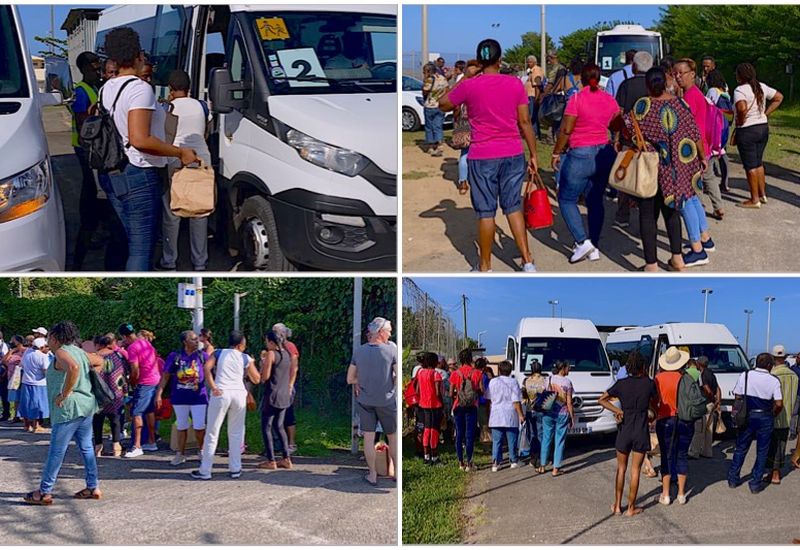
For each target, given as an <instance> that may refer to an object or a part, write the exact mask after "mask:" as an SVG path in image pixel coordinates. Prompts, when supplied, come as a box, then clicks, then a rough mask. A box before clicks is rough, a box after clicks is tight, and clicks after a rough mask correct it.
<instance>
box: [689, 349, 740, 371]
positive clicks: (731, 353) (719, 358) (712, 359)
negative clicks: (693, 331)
mask: <svg viewBox="0 0 800 550" xmlns="http://www.w3.org/2000/svg"><path fill="white" fill-rule="evenodd" d="M688 347H689V355H690V356H691V357H700V356H701V355H705V356H706V357H708V366H709V368H710V369H711V370H712V371H713V372H714V373H726V372H727V373H736V372H744V371H746V370H748V363H747V358H746V357H745V356H744V352H743V351H742V348H740V347H739V346H737V345H729V344H728V345H726V344H693V345H690V346H688Z"/></svg>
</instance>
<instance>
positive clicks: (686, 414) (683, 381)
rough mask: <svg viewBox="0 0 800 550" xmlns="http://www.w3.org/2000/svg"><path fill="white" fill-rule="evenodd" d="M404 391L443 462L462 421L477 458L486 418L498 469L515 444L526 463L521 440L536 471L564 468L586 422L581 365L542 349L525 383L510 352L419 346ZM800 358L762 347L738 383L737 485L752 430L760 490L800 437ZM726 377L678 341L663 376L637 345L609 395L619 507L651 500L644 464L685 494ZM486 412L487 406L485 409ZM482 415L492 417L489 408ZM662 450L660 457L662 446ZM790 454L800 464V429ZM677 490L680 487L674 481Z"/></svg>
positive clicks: (425, 452) (465, 463) (753, 482)
mask: <svg viewBox="0 0 800 550" xmlns="http://www.w3.org/2000/svg"><path fill="white" fill-rule="evenodd" d="M416 359H417V363H418V364H417V365H416V366H415V367H414V369H413V370H412V374H411V380H410V382H409V383H408V385H407V386H406V389H405V392H404V397H405V402H406V405H407V406H408V409H407V413H408V414H409V417H410V419H411V420H412V422H414V425H415V430H414V432H415V435H416V439H417V447H418V454H420V455H421V456H422V457H423V459H424V461H425V463H426V464H430V465H439V464H441V461H440V458H439V446H440V444H441V442H442V441H444V440H445V439H446V436H448V435H449V432H450V431H451V430H452V429H453V428H454V431H455V436H454V443H455V453H456V457H457V460H458V464H459V468H460V469H462V470H464V471H471V470H474V468H475V466H474V462H473V456H474V455H473V453H474V449H475V443H476V438H477V434H478V433H479V429H480V426H481V425H483V422H485V424H486V425H487V426H488V428H489V429H490V430H491V437H492V455H491V456H492V466H491V470H492V472H497V471H498V470H499V469H501V467H502V465H503V464H504V459H503V448H504V445H503V444H504V442H505V448H507V449H508V455H509V456H508V464H509V468H510V469H516V468H519V467H520V465H521V464H522V460H521V458H520V454H521V451H525V452H526V453H528V454H529V457H530V461H529V463H530V466H531V467H533V468H535V470H536V472H537V473H540V474H543V473H545V471H546V469H547V467H548V466H550V465H552V468H551V474H552V476H553V477H558V476H560V475H562V474H563V470H562V467H563V463H564V455H565V448H566V444H567V437H566V436H567V432H568V429H569V428H570V427H571V426H574V425H575V420H576V414H575V411H574V410H573V393H574V388H573V385H572V382H571V381H570V378H569V372H570V365H569V363H568V362H565V361H556V362H555V364H554V365H552V373H550V374H545V373H543V372H542V370H543V369H542V365H541V364H540V363H539V362H538V361H536V360H534V361H533V363H532V372H531V374H530V375H529V376H527V377H526V378H525V380H524V381H523V382H522V384H520V383H519V382H518V381H517V380H516V379H515V378H514V376H513V375H512V365H511V363H510V362H509V361H502V362H500V363H499V364H498V365H497V366H496V372H495V370H493V369H492V368H491V367H490V366H489V365H488V364H487V362H486V359H485V358H483V357H480V358H477V359H475V360H473V354H472V351H471V350H463V351H462V352H460V353H459V361H458V363H456V361H455V360H453V359H449V360H447V361H445V360H444V358H442V357H440V356H437V355H436V354H435V353H432V352H420V353H419V354H417V356H416ZM799 377H800V365H797V364H794V365H791V366H790V365H789V363H788V362H787V356H786V353H785V350H784V348H783V346H780V345H778V346H775V347H774V349H773V350H772V353H762V354H759V355H758V356H757V357H756V362H755V368H754V369H752V370H750V371H747V372H743V373H741V375H740V376H739V379H738V380H737V382H736V385H735V387H734V390H733V393H734V395H735V398H736V400H735V404H734V407H733V408H734V410H733V412H732V413H731V414H732V418H733V420H732V421H733V423H734V424H735V425H736V428H737V435H736V443H735V448H734V452H733V457H732V459H731V460H730V463H729V466H728V473H727V483H728V486H729V487H730V488H731V489H736V488H737V487H738V486H739V485H740V480H741V478H740V474H741V469H742V465H743V463H744V459H745V456H746V455H747V453H748V451H749V449H750V446H751V444H752V443H753V441H755V442H756V458H755V462H754V465H753V469H752V472H751V478H750V480H749V482H748V485H749V489H750V491H751V492H753V493H758V492H760V491H762V490H763V489H764V488H765V487H767V486H769V485H770V484H779V483H780V482H781V473H782V471H783V470H784V466H785V460H786V448H787V442H788V441H789V439H790V438H791V437H797V425H798V418H799V415H800V410H798V409H799V408H800V386H798V380H800V378H799ZM721 401H722V396H721V390H720V386H719V384H718V382H717V379H716V376H715V374H714V372H713V370H712V369H711V368H710V367H709V361H708V358H707V357H704V356H700V357H690V354H689V352H688V351H686V350H685V349H684V348H681V347H670V348H668V349H667V350H666V352H665V353H664V354H662V355H661V357H660V358H659V361H658V371H657V373H656V374H655V377H654V378H653V379H650V378H649V376H648V373H647V364H646V361H645V358H644V357H643V356H642V355H641V354H640V353H639V352H638V351H633V352H631V353H630V355H629V356H628V358H627V362H626V364H625V365H624V366H622V368H621V369H620V370H619V371H618V373H617V375H616V380H615V382H614V383H613V385H611V386H610V387H609V388H608V389H607V390H606V391H605V392H604V393H603V394H602V396H601V397H600V399H599V404H600V405H601V406H602V407H604V408H605V409H608V410H609V411H611V412H612V413H613V415H614V417H615V418H616V420H617V423H618V425H617V435H616V442H615V448H616V479H615V486H614V504H613V505H612V507H611V509H612V512H613V513H614V514H622V513H623V512H624V513H625V514H626V515H629V516H633V515H636V514H639V513H641V512H642V508H640V507H638V506H637V503H636V500H637V495H638V490H639V479H640V476H641V474H642V473H644V475H645V476H647V477H650V478H656V477H658V475H659V473H660V475H661V484H662V491H661V494H660V496H659V498H658V502H659V503H661V504H662V505H669V504H670V503H671V502H673V501H676V502H678V503H679V504H686V502H687V492H686V482H687V476H688V474H689V469H690V468H689V458H693V459H702V458H711V457H712V453H713V447H712V444H713V437H714V433H715V432H719V431H724V430H725V429H726V428H724V427H723V425H720V426H718V423H721V422H723V419H722V417H721V414H720V406H721ZM482 408H483V409H485V411H486V412H485V414H483V415H482V414H481V412H480V411H481V409H482ZM481 416H483V417H484V418H485V420H483V421H482V420H481ZM655 454H658V455H660V465H659V467H658V468H656V467H655V466H654V465H653V464H652V462H651V458H652V456H654V455H655ZM791 462H792V464H793V465H794V467H796V468H800V438H798V444H797V445H796V447H795V449H794V452H793V453H792V455H791ZM629 467H630V476H629V492H628V498H627V506H623V492H624V488H625V478H626V474H627V472H628V469H629ZM673 484H677V493H676V494H675V495H674V497H673V494H672V485H673Z"/></svg>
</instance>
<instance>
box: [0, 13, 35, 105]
mask: <svg viewBox="0 0 800 550" xmlns="http://www.w3.org/2000/svg"><path fill="white" fill-rule="evenodd" d="M12 97H13V98H21V97H30V91H29V90H28V77H27V75H26V73H25V61H24V60H23V59H22V48H21V46H20V43H19V35H18V34H17V26H16V25H15V24H14V17H13V14H12V12H11V6H0V99H3V98H12Z"/></svg>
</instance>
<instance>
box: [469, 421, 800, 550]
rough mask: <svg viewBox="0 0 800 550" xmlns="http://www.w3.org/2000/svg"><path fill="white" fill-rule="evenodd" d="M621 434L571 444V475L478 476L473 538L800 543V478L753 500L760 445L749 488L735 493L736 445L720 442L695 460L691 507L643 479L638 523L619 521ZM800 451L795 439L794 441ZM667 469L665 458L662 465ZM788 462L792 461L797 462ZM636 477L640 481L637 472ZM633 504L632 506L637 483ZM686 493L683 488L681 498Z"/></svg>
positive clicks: (472, 493) (795, 475)
mask: <svg viewBox="0 0 800 550" xmlns="http://www.w3.org/2000/svg"><path fill="white" fill-rule="evenodd" d="M613 441H614V439H613V436H611V437H609V436H605V437H603V438H597V437H593V438H591V439H588V440H587V439H583V440H577V439H568V440H567V457H566V459H565V461H564V466H563V472H564V475H562V476H561V477H558V478H553V477H552V475H551V474H550V471H549V469H548V471H547V472H546V473H544V474H537V473H536V472H535V470H534V469H533V468H532V467H530V466H528V465H525V466H522V467H521V468H519V469H517V470H510V469H508V467H505V468H503V469H501V470H500V471H499V472H497V473H492V472H491V470H490V469H485V470H482V471H480V472H478V473H477V474H475V475H474V477H473V481H472V483H471V486H470V487H469V489H468V493H467V506H466V513H467V517H468V518H470V522H469V525H468V527H467V535H466V541H467V542H470V543H477V544H520V545H522V544H563V543H577V544H613V545H615V546H616V545H619V544H653V545H655V544H788V543H790V542H791V541H792V538H794V537H798V536H800V526H798V523H797V510H798V509H800V471H791V472H790V471H789V470H790V469H791V466H789V467H787V468H786V470H785V471H786V477H785V478H784V480H783V482H782V483H781V484H780V485H771V486H769V487H767V489H766V490H764V491H763V492H761V493H760V494H758V495H752V494H751V493H750V491H749V490H748V488H747V485H746V482H747V480H748V479H749V478H750V469H751V468H752V465H753V460H754V459H755V448H754V447H751V450H750V453H749V454H748V456H747V460H746V461H745V465H744V468H743V469H742V479H743V481H744V482H745V484H744V485H742V486H739V487H738V488H737V489H730V488H728V484H727V480H726V475H727V470H728V466H729V464H730V458H731V456H732V455H733V443H734V441H733V440H732V439H728V440H724V441H716V442H715V443H714V457H713V458H705V459H699V460H690V462H689V475H688V479H687V499H688V500H687V503H686V504H685V505H680V504H678V503H677V502H673V503H672V504H670V505H669V506H664V505H661V504H659V503H658V501H657V499H658V495H659V494H660V493H661V482H660V480H659V479H649V478H646V477H644V476H642V480H641V484H640V486H639V498H638V499H637V503H638V505H639V506H641V507H643V508H644V511H643V512H642V513H641V514H639V515H638V516H634V517H632V518H628V517H625V516H614V515H612V513H611V505H612V504H613V502H614V476H615V474H616V458H615V451H614V448H613ZM790 446H791V447H792V448H794V442H790ZM653 464H654V465H655V466H658V464H659V458H658V457H655V458H654V459H653ZM787 464H788V458H787ZM628 475H630V474H628ZM625 491H626V492H625V494H624V496H623V504H625V505H626V504H627V481H626V489H625ZM676 491H677V489H676V488H674V487H673V489H672V496H673V498H674V496H675V495H676Z"/></svg>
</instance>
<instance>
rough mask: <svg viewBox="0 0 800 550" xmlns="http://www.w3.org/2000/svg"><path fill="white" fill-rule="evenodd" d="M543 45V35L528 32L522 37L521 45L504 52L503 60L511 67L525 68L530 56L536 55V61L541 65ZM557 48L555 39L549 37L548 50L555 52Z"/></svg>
mask: <svg viewBox="0 0 800 550" xmlns="http://www.w3.org/2000/svg"><path fill="white" fill-rule="evenodd" d="M541 43H542V41H541V35H540V34H539V33H538V32H533V31H531V32H526V33H525V34H523V35H522V36H521V42H520V43H519V44H515V45H513V46H511V47H510V48H506V50H505V52H503V60H504V61H505V62H506V63H509V64H511V65H521V66H525V58H526V57H528V56H529V55H535V56H536V59H538V60H539V62H540V63H541V61H542V51H541V49H542V48H541ZM555 46H556V45H555V42H553V39H552V38H551V37H550V36H548V37H547V42H546V48H547V50H548V51H549V50H554V49H555Z"/></svg>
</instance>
